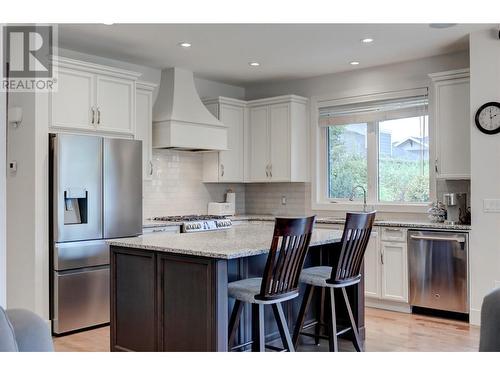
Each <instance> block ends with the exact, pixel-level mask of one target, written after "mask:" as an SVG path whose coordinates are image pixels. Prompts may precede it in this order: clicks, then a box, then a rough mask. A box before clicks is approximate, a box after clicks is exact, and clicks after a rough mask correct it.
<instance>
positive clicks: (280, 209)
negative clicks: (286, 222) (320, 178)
mask: <svg viewBox="0 0 500 375" xmlns="http://www.w3.org/2000/svg"><path fill="white" fill-rule="evenodd" d="M309 196H310V184H309V183H298V182H297V183H264V184H247V185H246V191H245V207H246V213H247V214H269V215H277V216H280V215H283V216H288V215H307V214H308V213H309V211H310V208H309V207H310V203H309V202H310V198H309ZM283 197H285V200H286V204H283V203H282V198H283Z"/></svg>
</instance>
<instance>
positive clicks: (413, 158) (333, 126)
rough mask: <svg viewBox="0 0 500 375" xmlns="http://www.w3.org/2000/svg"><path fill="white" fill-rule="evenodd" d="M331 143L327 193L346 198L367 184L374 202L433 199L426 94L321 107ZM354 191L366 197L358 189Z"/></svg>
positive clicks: (332, 197) (321, 120)
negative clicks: (430, 181)
mask: <svg viewBox="0 0 500 375" xmlns="http://www.w3.org/2000/svg"><path fill="white" fill-rule="evenodd" d="M319 114H320V117H319V126H320V127H321V128H322V129H323V131H324V133H323V134H324V135H325V137H326V142H324V143H323V144H324V145H325V146H326V148H327V153H326V155H327V161H326V163H324V165H325V167H326V171H325V172H326V185H327V188H326V197H325V198H326V199H327V200H330V201H340V200H346V199H349V198H350V197H351V192H353V188H354V187H355V186H357V185H361V186H363V187H364V188H365V189H366V190H367V192H368V201H369V202H370V203H405V204H406V203H425V202H428V201H429V200H430V193H429V191H430V184H429V125H428V115H427V96H426V95H421V96H414V97H408V98H402V99H401V98H399V99H391V100H381V101H373V102H364V103H359V104H358V103H355V104H350V105H341V106H329V107H323V108H320V110H319ZM354 192H355V193H356V195H355V197H356V198H357V199H360V198H361V197H362V191H361V189H356V190H355V191H354Z"/></svg>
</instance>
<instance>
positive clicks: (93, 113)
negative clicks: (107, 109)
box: [91, 107, 95, 125]
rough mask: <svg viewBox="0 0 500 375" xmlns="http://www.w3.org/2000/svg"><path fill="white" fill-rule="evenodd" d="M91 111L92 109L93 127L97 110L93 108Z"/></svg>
mask: <svg viewBox="0 0 500 375" xmlns="http://www.w3.org/2000/svg"><path fill="white" fill-rule="evenodd" d="M91 109H92V125H94V122H95V109H94V107H92V108H91Z"/></svg>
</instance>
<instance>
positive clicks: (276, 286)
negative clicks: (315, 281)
mask: <svg viewBox="0 0 500 375" xmlns="http://www.w3.org/2000/svg"><path fill="white" fill-rule="evenodd" d="M315 219H316V216H310V217H303V218H276V221H275V225H274V235H273V239H272V242H271V249H270V251H269V255H268V257H267V263H266V267H265V269H264V275H263V277H262V284H261V289H260V294H258V295H257V296H255V298H256V299H260V300H277V299H281V298H283V297H287V296H290V295H292V294H298V284H299V276H300V272H301V271H302V267H303V265H304V260H305V258H306V255H307V250H308V249H309V243H310V241H311V235H312V231H313V227H314V221H315Z"/></svg>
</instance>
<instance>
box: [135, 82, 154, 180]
mask: <svg viewBox="0 0 500 375" xmlns="http://www.w3.org/2000/svg"><path fill="white" fill-rule="evenodd" d="M155 87H156V85H155V84H153V83H148V82H137V83H136V91H135V138H136V139H139V140H141V141H142V165H143V171H142V176H143V178H144V179H145V180H151V178H152V176H153V156H152V149H153V148H152V130H153V129H152V127H153V91H154V89H155Z"/></svg>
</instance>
